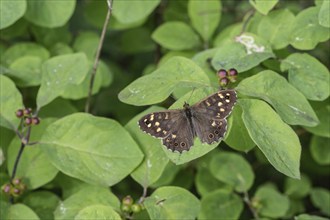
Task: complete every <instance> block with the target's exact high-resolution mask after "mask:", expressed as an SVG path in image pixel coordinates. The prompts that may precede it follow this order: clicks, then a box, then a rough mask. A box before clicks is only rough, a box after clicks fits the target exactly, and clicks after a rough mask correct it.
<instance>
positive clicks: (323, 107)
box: [304, 99, 330, 138]
mask: <svg viewBox="0 0 330 220" xmlns="http://www.w3.org/2000/svg"><path fill="white" fill-rule="evenodd" d="M311 104H312V107H313V109H314V111H315V113H316V115H317V117H318V118H319V120H320V123H319V124H318V125H317V126H315V127H306V126H305V127H304V128H305V129H306V130H307V131H309V132H311V133H313V134H315V135H318V136H321V137H328V138H330V103H329V99H327V100H325V101H323V102H312V103H311Z"/></svg>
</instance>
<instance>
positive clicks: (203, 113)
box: [138, 89, 237, 153]
mask: <svg viewBox="0 0 330 220" xmlns="http://www.w3.org/2000/svg"><path fill="white" fill-rule="evenodd" d="M236 100H237V94H236V91H235V90H233V89H228V90H220V91H218V92H217V93H214V94H212V95H210V96H208V97H206V98H204V99H203V100H201V101H200V102H198V103H196V104H194V105H192V106H189V104H187V103H185V104H184V105H183V109H174V110H166V111H160V112H153V113H150V114H147V115H145V116H143V117H142V118H141V119H140V120H139V121H138V124H139V126H140V129H141V130H142V131H144V132H146V133H147V134H149V135H151V136H153V137H156V138H160V139H162V144H163V145H165V146H166V148H168V149H170V150H171V151H173V152H174V151H178V152H179V153H182V152H183V151H189V150H190V148H191V147H192V146H193V144H194V138H195V137H198V138H199V139H200V140H201V142H202V143H207V144H212V143H215V142H218V141H219V140H220V139H222V138H223V137H224V136H225V134H226V131H227V119H226V118H227V117H228V116H229V115H230V113H231V111H232V109H233V107H234V105H235V103H236Z"/></svg>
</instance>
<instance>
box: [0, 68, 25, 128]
mask: <svg viewBox="0 0 330 220" xmlns="http://www.w3.org/2000/svg"><path fill="white" fill-rule="evenodd" d="M0 85H1V88H0V105H1V111H0V126H3V127H6V128H9V129H11V130H15V129H16V128H17V127H18V125H19V123H20V119H19V118H17V117H16V115H15V112H16V111H17V110H18V109H22V108H23V107H24V106H23V100H22V95H21V93H20V92H19V91H18V90H17V88H16V87H15V84H14V83H13V82H12V81H11V80H10V79H9V78H7V77H6V76H4V75H2V74H0Z"/></svg>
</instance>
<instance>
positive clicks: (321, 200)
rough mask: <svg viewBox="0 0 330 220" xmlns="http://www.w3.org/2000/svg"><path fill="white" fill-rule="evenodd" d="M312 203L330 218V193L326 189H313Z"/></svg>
mask: <svg viewBox="0 0 330 220" xmlns="http://www.w3.org/2000/svg"><path fill="white" fill-rule="evenodd" d="M311 199H312V203H313V205H314V206H315V207H317V208H319V209H320V210H321V212H322V213H324V214H325V215H327V216H330V209H329V207H330V191H329V190H327V189H325V188H313V189H312V191H311Z"/></svg>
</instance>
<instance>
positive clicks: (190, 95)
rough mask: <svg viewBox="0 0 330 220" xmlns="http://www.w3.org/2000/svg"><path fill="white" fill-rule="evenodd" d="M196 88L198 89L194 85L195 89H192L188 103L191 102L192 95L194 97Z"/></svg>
mask: <svg viewBox="0 0 330 220" xmlns="http://www.w3.org/2000/svg"><path fill="white" fill-rule="evenodd" d="M195 89H196V87H194V88H193V90H192V91H191V93H190V96H189V99H188V100H187V101H188V103H189V100H190V99H191V97H192V95H193V93H194V92H195Z"/></svg>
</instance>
